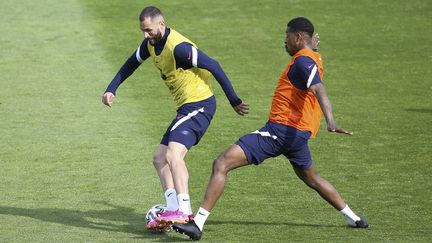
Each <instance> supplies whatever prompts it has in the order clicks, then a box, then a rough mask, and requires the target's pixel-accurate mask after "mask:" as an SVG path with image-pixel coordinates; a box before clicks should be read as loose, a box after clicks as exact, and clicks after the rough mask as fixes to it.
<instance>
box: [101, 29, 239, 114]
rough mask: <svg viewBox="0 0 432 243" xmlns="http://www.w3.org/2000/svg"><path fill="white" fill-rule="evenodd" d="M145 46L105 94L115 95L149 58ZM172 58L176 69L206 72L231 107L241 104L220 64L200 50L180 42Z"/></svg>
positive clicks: (157, 48)
mask: <svg viewBox="0 0 432 243" xmlns="http://www.w3.org/2000/svg"><path fill="white" fill-rule="evenodd" d="M169 33H170V29H169V28H166V29H165V35H164V36H163V38H162V39H161V40H160V41H159V42H157V43H156V45H155V52H156V55H159V54H160V53H161V52H162V50H163V48H164V46H165V43H166V40H167V37H168V35H169ZM147 44H148V40H147V39H144V41H143V42H142V43H141V45H140V46H139V47H138V49H137V50H136V51H135V52H134V53H133V54H132V55H131V56H130V57H129V58H128V59H127V60H126V62H125V63H124V64H123V66H122V67H121V68H120V70H119V71H118V72H117V74H116V75H115V76H114V78H113V80H112V81H111V83H110V84H109V85H108V87H107V89H106V91H105V92H111V93H113V94H115V93H116V91H117V89H118V87H119V86H120V84H121V83H122V82H123V81H124V80H126V79H127V78H128V77H129V76H130V75H132V73H133V72H134V71H135V70H136V69H137V68H138V67H139V66H140V65H141V63H142V62H144V61H145V60H146V59H147V58H149V57H150V53H149V51H148V48H147ZM174 58H175V60H176V65H177V68H183V69H185V70H187V69H190V68H192V67H198V68H203V69H206V70H208V71H209V72H210V73H212V75H213V76H214V77H215V79H216V81H217V82H218V83H219V84H220V86H221V87H222V89H223V91H224V93H225V95H226V97H227V98H228V100H229V102H230V104H231V105H232V106H237V105H239V104H241V103H242V101H241V99H240V98H239V97H238V96H237V94H236V92H235V91H234V88H233V87H232V84H231V82H230V80H229V79H228V77H227V75H226V74H225V73H224V71H223V70H222V67H221V66H220V64H219V63H218V62H217V61H216V60H214V59H212V58H210V57H209V56H207V55H206V54H205V53H204V52H202V51H201V50H199V49H197V48H195V47H194V46H192V45H191V44H190V43H187V42H182V43H180V44H178V45H177V46H176V47H175V48H174Z"/></svg>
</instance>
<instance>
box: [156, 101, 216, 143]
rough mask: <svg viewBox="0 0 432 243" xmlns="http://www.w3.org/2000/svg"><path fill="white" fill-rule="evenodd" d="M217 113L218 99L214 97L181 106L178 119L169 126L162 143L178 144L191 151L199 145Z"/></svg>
mask: <svg viewBox="0 0 432 243" xmlns="http://www.w3.org/2000/svg"><path fill="white" fill-rule="evenodd" d="M215 112H216V99H215V97H214V96H212V97H210V98H208V99H205V100H202V101H198V102H192V103H187V104H184V105H182V106H180V108H178V110H177V116H176V118H174V120H173V121H172V122H171V124H170V125H169V127H168V129H167V130H166V132H165V134H164V135H163V137H162V141H161V142H160V143H161V144H164V145H168V143H169V142H178V143H181V144H183V145H184V146H185V147H186V148H187V149H188V150H189V149H190V148H191V147H192V146H194V145H196V144H198V142H199V141H200V139H201V138H202V136H203V135H204V133H205V131H206V130H207V128H208V126H209V125H210V121H211V120H212V118H213V116H214V114H215Z"/></svg>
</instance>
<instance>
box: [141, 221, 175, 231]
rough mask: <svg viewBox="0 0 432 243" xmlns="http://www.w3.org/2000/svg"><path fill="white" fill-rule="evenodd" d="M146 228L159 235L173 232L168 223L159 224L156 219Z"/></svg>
mask: <svg viewBox="0 0 432 243" xmlns="http://www.w3.org/2000/svg"><path fill="white" fill-rule="evenodd" d="M146 227H147V230H149V231H153V232H157V233H162V232H168V231H170V230H171V225H169V224H166V223H159V222H158V221H156V219H152V220H151V221H150V222H149V223H148V224H147V226H146Z"/></svg>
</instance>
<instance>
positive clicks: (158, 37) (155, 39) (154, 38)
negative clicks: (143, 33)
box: [149, 32, 162, 46]
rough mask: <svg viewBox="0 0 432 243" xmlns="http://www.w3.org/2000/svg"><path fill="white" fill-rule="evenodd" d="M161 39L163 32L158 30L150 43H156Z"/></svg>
mask: <svg viewBox="0 0 432 243" xmlns="http://www.w3.org/2000/svg"><path fill="white" fill-rule="evenodd" d="M160 40H162V33H161V32H158V33H157V35H156V36H155V37H153V38H151V39H150V38H149V42H150V45H152V46H154V45H156V44H157V43H158V42H159V41H160Z"/></svg>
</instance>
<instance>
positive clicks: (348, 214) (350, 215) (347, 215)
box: [340, 205, 360, 226]
mask: <svg viewBox="0 0 432 243" xmlns="http://www.w3.org/2000/svg"><path fill="white" fill-rule="evenodd" d="M340 212H341V213H342V215H343V216H345V218H347V220H348V219H350V220H352V222H351V221H348V223H349V224H351V225H352V224H354V225H355V222H356V221H358V220H360V217H359V216H357V215H356V214H355V213H354V212H353V211H352V210H351V208H350V207H348V205H345V207H344V208H343V209H342V210H341V211H340ZM354 225H353V226H354Z"/></svg>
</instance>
